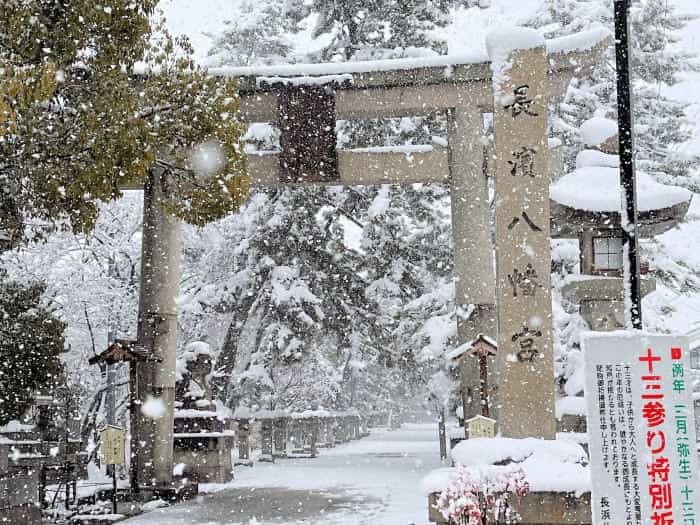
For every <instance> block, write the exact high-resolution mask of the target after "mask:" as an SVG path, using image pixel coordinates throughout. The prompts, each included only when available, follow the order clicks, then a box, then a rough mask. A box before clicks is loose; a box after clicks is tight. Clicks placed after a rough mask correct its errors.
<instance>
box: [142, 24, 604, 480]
mask: <svg viewBox="0 0 700 525" xmlns="http://www.w3.org/2000/svg"><path fill="white" fill-rule="evenodd" d="M516 33H517V34H520V35H521V36H523V35H525V36H526V37H527V38H524V39H522V38H521V39H520V40H519V42H520V45H512V46H510V49H506V48H507V47H508V46H505V47H503V46H500V45H499V43H498V36H496V37H495V41H494V42H492V48H493V50H492V53H491V54H492V57H491V58H492V59H493V60H489V59H487V57H476V58H472V59H462V60H460V59H458V58H456V57H451V56H442V57H437V58H430V59H400V60H390V61H378V62H359V63H342V64H316V65H299V64H295V65H291V66H280V67H265V68H255V69H253V68H222V69H217V70H211V71H210V73H211V74H213V75H222V76H232V77H237V78H239V92H240V97H241V104H240V111H239V114H238V115H237V118H238V119H240V120H241V121H243V122H246V123H249V124H250V123H256V122H270V123H275V124H277V125H278V127H279V128H280V129H281V132H282V136H281V146H282V151H281V152H280V153H279V154H265V155H250V156H249V159H248V160H249V178H250V185H251V187H259V188H263V187H275V186H282V185H300V186H307V185H373V184H412V183H434V182H440V183H449V184H450V191H451V206H452V226H453V232H454V233H453V236H454V272H455V280H456V304H457V305H458V308H459V309H460V312H461V313H462V315H459V316H458V336H459V340H460V342H461V343H465V342H467V341H471V340H473V339H475V338H476V337H477V336H478V334H487V335H490V336H492V337H493V338H497V340H498V348H499V350H498V353H497V356H496V361H497V367H496V369H497V374H496V377H495V381H490V382H491V383H492V384H494V383H495V384H497V385H498V391H497V403H496V404H495V407H496V409H497V413H498V422H499V429H500V433H501V434H502V435H504V436H508V437H516V438H519V437H542V438H554V435H555V419H554V386H553V352H552V335H551V297H550V291H549V290H550V285H549V275H550V254H549V238H550V235H549V232H550V224H549V223H550V216H549V182H550V172H551V170H550V167H549V161H548V138H547V106H548V103H551V102H556V101H558V100H560V99H561V98H562V97H563V95H564V93H565V91H566V88H567V86H568V84H569V82H570V80H571V78H572V77H573V76H574V75H575V74H576V73H578V72H581V71H582V70H585V69H587V68H590V67H592V66H593V65H594V64H595V62H596V61H597V57H598V56H600V53H601V51H602V49H603V47H604V46H605V45H606V41H607V39H608V34H607V33H605V32H601V31H593V32H589V33H585V34H580V35H575V36H573V37H566V38H562V39H557V40H553V41H549V42H547V43H545V41H544V40H543V39H541V37H539V36H537V34H536V33H534V31H531V30H523V29H520V30H518V31H516ZM511 35H512V32H511ZM507 37H508V35H503V38H506V39H507ZM515 40H516V41H517V40H518V39H515ZM523 42H528V44H527V45H522V43H523ZM520 48H523V49H520ZM504 49H505V55H504V54H503V52H504ZM437 111H444V112H446V114H447V119H448V144H447V147H439V146H433V147H432V148H425V149H423V150H418V151H410V152H406V151H400V150H396V149H382V148H371V149H362V150H336V142H335V123H336V120H339V119H345V120H357V119H374V118H389V117H404V116H420V115H425V114H428V113H433V112H437ZM485 114H493V115H494V128H495V146H494V150H493V155H492V158H488V157H489V156H490V155H489V156H487V155H486V146H485V145H484V140H483V136H484V134H485V133H484V131H485V129H484V115H485ZM486 166H493V167H495V190H496V201H495V202H496V217H495V223H496V246H495V261H494V246H493V243H492V240H491V231H492V228H491V223H492V217H491V212H490V206H489V192H488V185H487V172H488V171H489V169H487V168H486ZM164 186H165V185H164V180H163V174H162V173H159V172H158V170H157V169H154V170H152V173H151V177H150V180H149V182H148V184H147V185H146V187H145V188H144V189H145V197H144V208H145V209H144V235H143V238H144V246H143V254H142V257H143V258H142V267H143V271H142V276H141V279H142V286H141V296H140V307H139V337H138V339H139V343H140V344H143V345H144V346H145V347H146V348H147V349H150V350H151V352H153V353H154V354H155V355H156V356H158V358H159V359H160V362H157V363H156V362H149V363H143V364H139V365H138V366H139V369H140V370H139V386H138V392H137V397H138V399H139V400H140V402H141V403H145V402H146V400H147V398H148V397H158V398H161V399H162V401H164V404H165V409H166V410H165V414H164V415H163V416H162V417H159V418H156V419H153V418H151V417H148V416H144V415H143V414H141V411H139V410H136V412H133V411H132V414H135V417H132V443H139V444H140V446H138V447H137V448H136V450H135V451H134V452H135V456H134V459H133V460H132V465H133V469H134V474H135V475H136V476H137V478H138V479H137V481H136V482H135V484H136V485H140V486H147V485H151V486H152V485H156V486H167V485H169V484H170V483H171V480H172V444H173V409H174V387H175V346H176V340H175V332H176V326H177V323H176V306H175V296H176V294H177V286H178V282H179V275H180V269H179V257H180V237H179V223H178V222H177V221H176V220H175V219H173V218H172V217H169V216H167V215H166V214H165V213H164V211H163V210H162V209H161V207H160V206H159V204H158V203H159V201H160V199H161V197H162V195H163V191H165V190H164ZM494 262H495V264H494ZM497 304H498V308H496V305H497ZM472 361H473V363H472V364H471V365H470V368H469V370H467V373H466V381H465V383H466V387H467V388H468V389H469V392H468V395H467V396H465V397H466V399H467V400H468V405H467V406H465V414H464V416H465V418H468V417H470V416H472V415H475V414H478V413H480V412H481V408H480V406H479V403H480V396H479V387H480V377H479V366H478V365H479V362H478V360H477V359H474V360H472ZM132 408H134V409H137V408H138V407H132ZM523 414H527V417H522V415H523Z"/></svg>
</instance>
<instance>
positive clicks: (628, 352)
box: [584, 332, 700, 525]
mask: <svg viewBox="0 0 700 525" xmlns="http://www.w3.org/2000/svg"><path fill="white" fill-rule="evenodd" d="M584 356H585V364H586V389H585V394H586V402H587V408H588V435H589V438H590V455H591V476H592V482H593V492H592V503H593V524H594V525H696V523H697V525H700V520H699V519H698V518H697V516H698V512H700V500H699V498H698V491H699V490H700V487H698V482H697V479H698V478H697V472H698V470H697V469H698V454H697V450H696V447H697V445H696V441H695V424H694V412H693V404H692V401H691V393H692V389H693V385H692V380H691V376H690V362H689V349H688V342H687V340H686V339H685V338H682V337H674V336H668V335H649V334H644V333H641V332H640V333H634V332H611V333H607V334H589V335H587V337H586V338H585V339H584Z"/></svg>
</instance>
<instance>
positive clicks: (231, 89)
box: [0, 0, 247, 231]
mask: <svg viewBox="0 0 700 525" xmlns="http://www.w3.org/2000/svg"><path fill="white" fill-rule="evenodd" d="M155 5H156V2H155V0H138V1H133V0H107V1H105V2H99V3H94V2H91V1H88V0H78V1H71V2H66V1H64V0H9V1H8V2H5V3H4V4H3V9H2V10H1V11H0V27H2V30H0V64H2V65H5V66H6V67H4V69H3V70H2V71H4V75H5V76H7V75H8V73H7V72H8V71H15V72H16V71H21V72H23V74H25V75H29V76H30V77H31V76H33V77H35V78H36V79H37V80H35V81H34V84H37V83H39V80H40V79H41V78H43V77H45V76H46V73H45V72H46V70H47V68H48V67H51V68H55V71H56V73H55V80H56V82H55V84H56V85H55V89H54V90H50V91H51V92H50V93H49V92H38V95H44V96H35V97H33V99H34V100H32V101H31V103H24V104H21V103H20V102H21V100H20V98H21V97H17V96H14V97H13V96H12V93H7V92H6V90H2V91H0V95H2V98H3V101H4V104H5V106H9V107H10V108H11V109H12V112H13V118H12V129H9V126H7V125H6V126H5V127H6V131H5V133H4V134H0V182H1V184H0V186H1V187H2V188H4V189H5V192H4V194H3V195H2V196H1V197H2V198H3V199H4V200H10V201H11V206H6V207H12V208H14V209H15V210H17V213H16V214H15V216H16V215H18V214H19V215H21V216H32V217H34V218H36V219H39V220H40V221H41V222H42V223H43V224H46V225H47V227H51V226H56V225H57V224H63V225H64V224H67V223H69V224H70V225H71V226H72V228H73V229H74V230H75V231H87V230H89V229H91V228H92V226H93V225H94V222H95V218H96V214H97V202H98V201H107V200H110V199H113V198H116V197H118V196H120V195H121V192H120V189H121V188H123V187H125V186H126V187H128V186H134V185H140V184H141V183H142V181H143V179H144V177H145V175H146V173H147V171H148V170H149V168H150V167H151V166H153V164H154V163H155V162H159V163H165V164H166V165H167V167H168V168H170V170H171V173H172V174H173V179H174V183H173V187H174V189H175V190H176V191H174V192H173V203H172V206H171V210H172V211H173V212H175V213H177V215H179V216H180V217H181V218H183V219H185V220H186V221H188V222H191V223H193V224H204V223H206V222H209V221H211V220H214V219H217V218H220V217H222V216H224V215H225V214H227V213H229V212H230V211H232V210H235V209H237V207H238V206H239V204H240V202H241V200H242V199H243V197H244V196H245V194H246V193H247V182H246V180H245V176H244V174H245V158H244V156H243V154H242V150H241V148H240V147H239V137H240V134H241V127H240V125H239V124H238V123H237V122H236V121H235V120H234V119H233V115H234V113H235V112H236V109H237V104H238V99H237V95H236V85H235V82H233V81H230V80H226V79H216V78H212V77H210V76H208V75H207V74H206V72H205V71H203V70H201V69H199V68H198V67H197V66H195V65H194V64H193V62H192V60H191V49H190V46H189V44H188V42H187V41H186V40H185V39H176V38H173V37H171V36H170V35H168V34H167V33H165V32H164V31H162V30H161V29H160V28H159V27H158V26H157V25H154V24H152V23H151V19H152V18H153V17H154V10H155ZM154 26H155V28H154ZM141 60H145V61H146V66H147V67H146V71H147V72H148V73H147V74H138V75H137V74H135V73H134V71H135V67H136V68H137V70H138V69H139V67H138V66H139V61H141ZM138 72H140V71H138ZM3 80H4V77H3ZM30 84H31V83H30ZM47 91H49V90H47ZM27 98H28V97H24V100H25V102H26V101H27ZM6 122H9V120H8V119H6ZM202 143H214V144H216V147H217V149H218V150H220V153H219V155H220V156H221V157H222V159H223V161H221V162H220V163H219V164H221V165H220V166H217V169H216V170H215V172H207V173H205V174H203V175H202V174H198V173H195V170H193V166H192V165H191V163H190V162H189V159H190V158H191V156H192V155H193V153H196V148H197V147H198V145H200V144H202ZM66 220H67V222H66ZM5 222H7V221H2V222H0V228H2V229H8V225H7V224H3V223H5ZM9 227H10V228H16V227H17V225H16V224H10V225H9Z"/></svg>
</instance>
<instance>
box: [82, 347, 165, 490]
mask: <svg viewBox="0 0 700 525" xmlns="http://www.w3.org/2000/svg"><path fill="white" fill-rule="evenodd" d="M160 361H161V359H159V358H158V357H156V356H154V355H152V354H151V353H150V352H148V351H147V350H146V349H145V348H144V347H143V346H139V345H137V344H136V341H127V340H123V339H117V340H115V341H114V342H113V343H112V344H111V345H109V347H107V350H105V351H104V352H102V353H100V354H97V355H95V356H93V357H91V358H90V359H89V360H88V363H89V364H90V365H96V364H107V365H114V364H116V363H129V412H130V415H131V445H132V448H131V450H130V454H131V456H130V457H131V458H132V461H131V472H130V478H131V480H130V483H131V490H132V491H133V492H134V493H136V492H138V491H139V484H138V472H137V471H136V467H137V465H136V462H135V461H133V456H134V453H135V450H134V445H135V444H136V443H138V442H139V441H138V425H137V420H138V415H139V411H138V408H137V401H138V399H139V397H138V364H139V363H147V362H160Z"/></svg>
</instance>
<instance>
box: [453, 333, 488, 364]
mask: <svg viewBox="0 0 700 525" xmlns="http://www.w3.org/2000/svg"><path fill="white" fill-rule="evenodd" d="M479 341H483V342H485V343H486V344H488V345H490V346H492V347H493V348H494V349H498V343H497V342H496V341H495V340H494V339H492V338H491V337H489V336H488V335H484V334H479V335H478V336H477V337H476V339H472V340H471V341H468V342H466V343H463V344H461V345H459V346H458V347H457V348H455V349H453V350H450V351H449V352H447V359H449V360H455V359H459V358H460V357H462V356H463V355H464V353H465V352H468V351H469V350H471V349H472V347H473V346H474V345H475V344H476V343H478V342H479Z"/></svg>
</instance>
